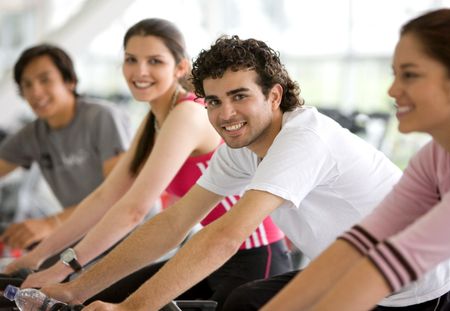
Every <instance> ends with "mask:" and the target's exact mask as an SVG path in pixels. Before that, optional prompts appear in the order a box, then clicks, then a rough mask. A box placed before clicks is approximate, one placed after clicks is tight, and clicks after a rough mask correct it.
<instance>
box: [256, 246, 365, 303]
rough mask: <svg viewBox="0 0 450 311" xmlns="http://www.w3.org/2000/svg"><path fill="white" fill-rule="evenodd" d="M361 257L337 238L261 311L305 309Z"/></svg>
mask: <svg viewBox="0 0 450 311" xmlns="http://www.w3.org/2000/svg"><path fill="white" fill-rule="evenodd" d="M362 258H363V257H362V255H361V254H360V253H359V252H358V251H357V250H356V249H355V248H354V247H352V246H351V245H350V244H348V243H347V242H344V241H341V240H338V241H336V242H335V243H334V244H332V245H331V246H330V247H329V248H328V249H327V250H326V251H325V252H324V253H322V255H320V256H319V257H318V258H317V259H315V260H314V261H312V262H311V264H310V265H309V266H308V267H307V268H306V269H305V270H304V271H303V272H301V273H300V274H299V275H297V277H296V278H295V279H294V280H292V282H290V283H289V284H288V285H287V286H286V287H285V288H283V290H282V291H281V292H280V293H278V294H277V295H276V296H275V297H274V298H273V299H272V300H270V301H269V303H268V304H267V305H265V306H264V307H263V309H262V310H263V311H269V310H286V311H288V310H307V308H308V307H311V306H312V305H313V304H314V303H315V302H317V300H318V299H319V298H320V297H322V296H323V295H324V294H325V293H326V292H327V291H328V290H329V289H330V288H332V287H333V286H334V284H335V282H336V281H337V280H338V279H339V278H340V277H342V276H343V275H344V274H345V273H346V272H347V271H348V270H349V269H351V268H352V266H353V265H354V264H355V263H357V262H359V261H360V260H361V259H362ZM298 293H302V294H301V295H299V294H298Z"/></svg>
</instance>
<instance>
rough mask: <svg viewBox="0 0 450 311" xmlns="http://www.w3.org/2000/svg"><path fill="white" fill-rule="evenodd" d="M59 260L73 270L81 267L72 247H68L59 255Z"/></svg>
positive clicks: (79, 269) (78, 269) (76, 270)
mask: <svg viewBox="0 0 450 311" xmlns="http://www.w3.org/2000/svg"><path fill="white" fill-rule="evenodd" d="M60 258H61V261H62V262H63V264H65V265H66V266H69V267H71V268H72V269H73V271H75V272H78V271H81V270H82V269H83V267H82V266H81V265H80V263H79V262H78V260H77V254H76V253H75V250H74V249H73V248H68V249H66V250H65V251H64V252H62V253H61V255H60Z"/></svg>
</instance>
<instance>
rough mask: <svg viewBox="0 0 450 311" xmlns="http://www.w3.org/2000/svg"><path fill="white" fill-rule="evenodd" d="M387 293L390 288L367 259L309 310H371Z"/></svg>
mask: <svg viewBox="0 0 450 311" xmlns="http://www.w3.org/2000/svg"><path fill="white" fill-rule="evenodd" d="M389 293H390V288H389V286H388V283H387V282H386V280H385V279H384V278H383V276H382V275H381V273H380V272H379V271H378V270H377V269H376V268H375V266H374V265H373V263H372V262H371V261H370V260H369V259H363V260H360V261H359V263H358V264H356V265H355V266H354V267H353V268H352V269H351V270H349V271H348V273H347V274H346V275H345V276H343V277H342V278H341V279H340V280H339V282H337V283H336V284H335V285H334V287H333V288H332V289H331V290H330V291H329V292H328V293H326V295H324V296H323V297H321V299H320V300H319V301H318V302H317V304H316V305H314V306H313V307H312V308H311V309H310V310H311V311H319V310H320V311H325V310H330V311H331V310H346V311H360V310H371V309H372V308H373V306H374V305H376V304H377V303H378V302H379V301H380V300H381V299H383V298H384V297H385V296H387V295H388V294H389ZM297 310H298V309H297Z"/></svg>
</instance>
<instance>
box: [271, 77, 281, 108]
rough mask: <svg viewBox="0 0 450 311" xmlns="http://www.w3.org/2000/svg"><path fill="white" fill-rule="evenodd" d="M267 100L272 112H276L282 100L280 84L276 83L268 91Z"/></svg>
mask: <svg viewBox="0 0 450 311" xmlns="http://www.w3.org/2000/svg"><path fill="white" fill-rule="evenodd" d="M268 99H269V102H270V104H271V105H272V109H273V110H277V109H278V108H279V107H280V104H281V100H282V99H283V87H282V86H281V84H279V83H277V84H275V85H274V86H273V87H272V88H271V89H270V91H269V96H268Z"/></svg>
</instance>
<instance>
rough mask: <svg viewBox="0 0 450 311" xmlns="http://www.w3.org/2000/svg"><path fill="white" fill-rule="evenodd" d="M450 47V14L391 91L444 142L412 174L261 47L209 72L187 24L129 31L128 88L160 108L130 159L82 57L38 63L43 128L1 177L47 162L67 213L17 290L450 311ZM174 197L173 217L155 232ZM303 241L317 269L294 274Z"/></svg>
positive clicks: (399, 62) (47, 223)
mask: <svg viewBox="0 0 450 311" xmlns="http://www.w3.org/2000/svg"><path fill="white" fill-rule="evenodd" d="M449 47H450V9H440V10H435V11H432V12H428V13H425V14H423V15H421V16H419V17H417V18H415V19H412V20H410V21H409V22H407V23H406V24H405V25H404V26H403V28H402V30H401V33H400V39H399V42H398V44H397V46H396V49H395V52H394V57H393V62H392V64H393V65H392V67H393V72H394V81H393V83H392V85H391V87H390V89H389V95H390V96H391V97H393V98H394V100H395V102H396V110H397V114H396V115H397V118H398V120H399V130H400V131H401V132H402V133H409V132H413V131H419V132H425V133H428V134H430V135H431V136H432V140H431V142H430V143H428V144H427V145H426V146H424V147H423V148H422V149H421V150H420V151H419V152H418V153H417V154H416V155H415V156H414V157H413V158H412V159H411V162H410V164H409V166H408V167H407V168H406V169H405V171H404V172H403V174H402V172H401V171H400V170H399V169H398V168H397V167H396V166H395V165H394V164H393V163H391V162H390V160H389V159H388V158H387V157H386V156H385V155H383V153H381V152H380V151H378V150H376V149H375V148H374V147H372V146H371V145H369V144H368V143H366V142H364V141H363V140H362V139H360V138H359V137H357V136H355V135H354V134H351V133H350V132H349V131H347V130H345V129H344V128H342V127H341V126H340V125H338V124H337V123H336V122H335V121H333V120H331V119H330V118H328V117H326V116H324V115H322V114H321V113H319V112H318V111H317V109H315V108H313V107H309V106H306V105H305V104H304V100H303V98H302V97H301V96H300V89H299V86H298V84H297V83H296V82H295V81H293V80H292V79H291V77H290V76H289V74H288V72H287V70H286V68H285V67H284V65H283V64H282V63H281V61H280V58H279V54H278V53H277V52H276V51H274V50H273V49H272V48H270V47H269V46H268V45H267V44H266V43H264V42H263V41H260V40H257V39H245V40H244V39H241V38H239V37H238V36H222V37H220V38H218V39H217V41H216V42H215V43H214V44H213V45H212V46H211V47H210V48H209V49H207V50H202V51H201V52H200V54H199V55H198V56H197V57H196V58H195V61H194V63H193V64H192V66H191V63H190V61H189V56H188V55H187V53H186V47H185V42H184V39H183V36H182V34H181V33H180V31H179V30H178V29H177V28H176V26H175V25H174V24H172V23H171V22H169V21H166V20H163V19H157V18H151V19H145V20H142V21H140V22H138V23H137V24H135V25H133V26H132V27H131V28H129V29H128V31H127V32H126V34H125V36H124V40H123V48H124V59H123V65H122V68H123V76H124V78H125V80H126V82H127V84H128V87H129V89H130V91H131V93H132V95H133V97H134V98H135V99H136V100H138V101H143V102H148V103H149V104H150V106H151V109H150V110H149V113H148V115H147V116H145V118H144V119H143V122H142V124H141V126H140V127H139V129H138V130H137V132H136V134H135V136H134V138H133V139H132V141H131V144H130V146H128V143H129V140H128V138H129V135H128V133H129V131H128V128H127V123H126V121H124V120H125V118H123V116H122V115H121V113H120V112H118V111H116V110H115V109H113V108H111V107H110V105H109V106H108V105H104V104H102V103H94V102H91V100H90V99H86V98H83V97H82V96H79V95H78V93H77V92H76V84H77V78H76V75H75V73H74V71H73V64H72V62H71V60H70V58H69V57H68V56H67V54H66V53H65V52H64V51H62V50H61V49H60V48H58V47H56V46H52V45H47V44H43V45H39V46H35V47H32V48H30V49H28V50H26V51H25V52H23V53H22V55H21V56H20V58H19V60H18V61H17V63H16V65H15V68H14V75H15V80H16V82H17V85H18V88H19V91H20V94H21V95H22V96H23V97H24V98H25V99H26V100H27V102H28V103H29V104H30V106H31V108H32V109H33V110H34V112H35V113H36V115H37V117H38V118H37V120H36V121H34V122H33V123H31V124H30V125H27V126H26V127H24V128H23V129H22V130H21V131H19V133H17V134H15V135H12V136H11V137H9V138H7V139H6V141H5V143H3V144H2V145H1V146H0V173H1V174H2V175H4V174H7V173H8V172H10V171H12V170H13V169H14V168H16V167H17V166H25V167H27V166H29V165H30V164H31V163H32V162H37V163H38V165H39V167H40V168H41V170H42V172H43V175H44V177H45V179H46V180H47V181H48V182H49V185H50V187H51V188H52V190H53V191H54V192H55V194H56V196H57V197H58V199H59V200H60V202H61V203H62V205H63V206H64V207H67V208H66V209H64V211H63V212H61V213H60V214H58V215H56V216H52V217H49V218H47V219H41V220H28V221H25V222H23V223H20V224H14V225H12V226H11V227H10V228H8V229H7V230H6V231H5V232H4V233H3V235H2V236H1V239H2V241H3V242H4V243H10V244H11V245H14V246H18V247H28V246H30V245H31V244H36V245H35V246H34V247H32V248H30V250H29V251H28V252H27V253H26V254H24V255H23V256H22V257H20V258H19V259H17V260H15V261H13V262H12V263H11V264H10V265H8V266H7V268H6V271H5V272H6V274H13V273H15V272H16V271H18V270H20V269H23V268H29V269H32V270H35V271H36V272H34V273H31V274H30V275H29V276H28V277H27V278H26V279H25V280H24V281H23V283H22V287H39V288H41V290H42V291H43V292H44V293H45V294H47V295H48V296H50V297H53V298H56V299H58V300H60V301H63V302H67V303H71V304H80V303H83V304H85V305H86V307H85V308H84V309H83V310H88V311H89V310H146V311H147V310H159V309H160V308H162V307H163V306H164V305H166V304H167V303H168V302H170V301H171V300H173V299H210V300H214V301H216V302H217V303H218V305H217V310H226V311H231V310H233V311H234V310H259V309H262V310H391V309H392V310H397V309H398V310H448V309H449V308H450V295H449V291H450V260H449V259H450V241H448V239H449V238H448V236H449V235H448V234H447V231H448V230H447V229H446V228H448V226H447V219H446V216H447V215H448V210H446V208H450V201H449V199H450V197H449V193H450V49H449ZM205 108H206V110H205ZM88 163H89V164H88ZM109 172H110V173H109ZM87 180H88V181H89V182H86V181H87ZM162 193H167V195H168V198H169V199H168V204H167V205H168V206H167V208H165V209H164V210H163V211H162V212H160V213H158V214H157V215H155V216H154V217H152V218H151V219H149V220H146V221H145V222H143V219H144V217H145V215H146V214H147V213H148V212H149V211H150V210H151V209H152V207H153V206H154V205H155V204H154V203H155V202H156V201H157V200H158V198H159V197H160V196H161V194H162ZM198 223H201V224H202V225H203V228H202V229H201V230H200V231H199V232H198V233H196V234H194V235H193V236H192V238H189V239H188V240H187V241H186V240H185V239H186V236H187V235H188V234H189V232H190V231H191V230H192V228H193V227H194V226H196V225H197V224H198ZM41 227H45V230H42V231H41V230H40V228H41ZM285 235H286V236H285ZM286 237H287V238H289V240H290V241H291V242H292V243H293V244H294V245H295V246H296V247H297V248H299V249H300V250H301V252H302V253H303V254H304V255H305V256H306V257H308V258H309V259H310V260H311V263H310V264H309V265H308V266H307V267H306V268H305V269H303V270H301V271H297V270H293V267H292V263H291V260H290V256H289V249H288V248H287V247H286V244H285V238H286ZM180 244H182V247H181V248H180V249H179V250H178V251H177V252H176V254H175V255H174V256H173V257H172V258H170V259H169V260H165V261H158V258H160V257H161V256H163V255H164V254H166V253H167V252H169V251H170V250H172V249H173V248H176V247H178V246H179V245H180ZM58 254H60V258H61V260H55V256H57V258H58ZM50 259H53V260H50ZM49 261H50V262H49ZM88 264H89V265H88ZM83 267H86V268H85V269H83ZM74 273H76V277H74V278H71V277H70V276H71V275H73V274H74ZM69 279H70V281H69Z"/></svg>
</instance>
